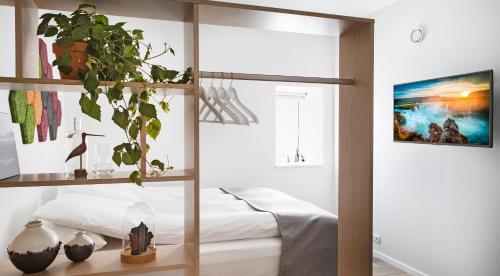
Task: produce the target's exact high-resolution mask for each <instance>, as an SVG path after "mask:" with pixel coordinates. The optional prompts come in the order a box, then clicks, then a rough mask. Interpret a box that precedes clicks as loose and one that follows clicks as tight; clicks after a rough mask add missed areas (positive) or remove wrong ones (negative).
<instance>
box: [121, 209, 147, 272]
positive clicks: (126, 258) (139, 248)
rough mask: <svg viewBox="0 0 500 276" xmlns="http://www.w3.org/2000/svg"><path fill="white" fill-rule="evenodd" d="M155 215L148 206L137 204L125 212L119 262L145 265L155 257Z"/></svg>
mask: <svg viewBox="0 0 500 276" xmlns="http://www.w3.org/2000/svg"><path fill="white" fill-rule="evenodd" d="M155 231H156V213H155V211H154V209H153V207H151V206H150V205H149V204H147V203H145V202H137V203H134V204H132V205H131V206H129V207H128V208H127V210H126V211H125V215H124V218H123V238H122V251H121V260H122V261H123V262H125V263H146V262H149V261H152V260H154V259H155V257H156V242H155V235H156V233H155Z"/></svg>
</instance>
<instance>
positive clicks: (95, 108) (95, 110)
mask: <svg viewBox="0 0 500 276" xmlns="http://www.w3.org/2000/svg"><path fill="white" fill-rule="evenodd" d="M79 103H80V107H81V108H82V112H83V113H85V114H87V115H88V116H89V117H91V118H94V119H96V120H97V121H101V107H100V106H99V104H97V99H94V100H91V99H89V98H88V97H87V96H85V94H83V93H82V96H81V98H80V101H79Z"/></svg>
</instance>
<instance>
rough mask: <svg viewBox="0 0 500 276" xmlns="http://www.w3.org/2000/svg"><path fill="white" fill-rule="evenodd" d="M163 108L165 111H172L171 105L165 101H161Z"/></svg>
mask: <svg viewBox="0 0 500 276" xmlns="http://www.w3.org/2000/svg"><path fill="white" fill-rule="evenodd" d="M160 106H161V109H163V111H165V112H170V105H169V104H168V103H166V102H164V101H160Z"/></svg>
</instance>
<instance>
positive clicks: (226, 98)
mask: <svg viewBox="0 0 500 276" xmlns="http://www.w3.org/2000/svg"><path fill="white" fill-rule="evenodd" d="M221 73H222V80H221V82H220V86H219V88H218V89H217V93H218V94H219V98H220V99H221V100H222V101H223V102H224V103H225V104H226V106H227V107H228V108H229V109H231V110H232V111H233V112H234V114H236V116H238V118H239V119H240V122H241V124H244V125H247V126H249V125H250V122H249V121H248V118H247V117H246V115H245V114H243V112H241V111H240V110H239V109H238V108H237V107H236V106H234V105H233V103H232V102H231V99H230V97H229V96H228V94H227V92H226V89H225V88H224V86H223V85H222V84H223V82H224V73H223V72H221Z"/></svg>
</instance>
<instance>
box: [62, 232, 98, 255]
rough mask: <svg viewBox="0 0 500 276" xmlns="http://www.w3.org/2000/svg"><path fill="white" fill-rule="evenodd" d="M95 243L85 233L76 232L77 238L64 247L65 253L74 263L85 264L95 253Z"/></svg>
mask: <svg viewBox="0 0 500 276" xmlns="http://www.w3.org/2000/svg"><path fill="white" fill-rule="evenodd" d="M94 246H95V243H94V241H93V240H92V238H90V237H89V236H87V235H85V231H78V232H75V236H74V237H73V239H71V240H70V241H69V242H68V243H67V244H65V245H64V253H65V254H66V257H68V259H70V260H72V261H73V262H83V261H85V260H86V259H87V258H88V257H90V255H92V253H93V252H94Z"/></svg>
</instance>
